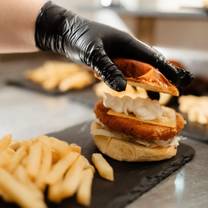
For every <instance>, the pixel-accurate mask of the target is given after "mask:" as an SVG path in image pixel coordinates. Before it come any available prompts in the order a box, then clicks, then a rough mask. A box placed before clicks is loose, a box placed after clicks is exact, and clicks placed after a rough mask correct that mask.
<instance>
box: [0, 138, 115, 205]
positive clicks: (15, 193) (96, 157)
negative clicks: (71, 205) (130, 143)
mask: <svg viewBox="0 0 208 208" xmlns="http://www.w3.org/2000/svg"><path fill="white" fill-rule="evenodd" d="M92 161H93V163H94V164H95V166H96V168H97V170H98V172H99V174H100V175H101V176H102V177H104V178H106V179H108V180H113V169H112V168H111V167H110V165H109V164H108V163H107V161H106V160H105V159H104V158H103V157H102V155H101V154H93V156H92ZM94 172H95V168H94V167H93V166H92V165H91V164H90V163H89V161H88V160H87V158H85V157H84V156H83V155H82V154H81V147H80V146H78V145H76V144H68V143H66V142H64V141H61V140H58V139H57V138H54V137H48V136H39V137H36V138H33V139H30V140H24V141H19V142H16V141H13V140H12V136H11V135H6V136H4V137H3V138H2V139H0V196H1V197H2V198H3V199H4V200H5V201H8V202H13V203H17V204H18V205H19V206H20V207H23V208H31V207H34V208H46V207H47V205H46V203H45V202H44V192H45V190H46V188H47V187H48V199H49V200H50V201H52V202H56V203H58V202H61V201H62V200H63V199H65V198H69V197H72V196H76V199H77V202H78V203H79V204H81V205H83V206H89V205H90V202H91V196H92V184H93V177H94Z"/></svg>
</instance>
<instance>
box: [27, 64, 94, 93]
mask: <svg viewBox="0 0 208 208" xmlns="http://www.w3.org/2000/svg"><path fill="white" fill-rule="evenodd" d="M25 77H26V79H28V80H30V81H32V82H34V83H36V84H38V85H40V86H42V88H43V89H45V90H47V91H51V90H59V91H60V92H66V91H69V90H72V89H76V90H79V89H83V88H85V87H87V86H89V85H90V84H92V83H93V82H94V77H93V75H92V74H91V73H90V72H89V71H88V70H87V69H86V67H83V66H81V65H78V64H73V63H65V62H58V61H48V62H45V63H44V64H43V65H42V66H40V67H39V68H36V69H33V70H29V71H27V72H26V74H25Z"/></svg>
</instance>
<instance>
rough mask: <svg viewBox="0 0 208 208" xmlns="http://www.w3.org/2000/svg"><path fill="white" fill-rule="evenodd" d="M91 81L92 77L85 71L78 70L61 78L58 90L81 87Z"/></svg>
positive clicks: (63, 90) (64, 90)
mask: <svg viewBox="0 0 208 208" xmlns="http://www.w3.org/2000/svg"><path fill="white" fill-rule="evenodd" d="M92 82H93V77H92V76H91V75H90V74H89V73H88V72H87V71H80V72H77V73H75V74H73V75H71V76H69V77H66V78H65V79H63V80H62V81H61V82H60V84H59V90H60V91H61V92H66V91H67V90H70V89H82V88H83V87H84V86H88V85H89V84H91V83H92Z"/></svg>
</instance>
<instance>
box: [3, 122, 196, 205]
mask: <svg viewBox="0 0 208 208" xmlns="http://www.w3.org/2000/svg"><path fill="white" fill-rule="evenodd" d="M50 135H51V136H55V137H57V138H59V139H62V140H65V141H67V142H69V143H77V144H78V145H80V146H81V147H82V152H83V154H84V155H85V156H86V157H88V159H90V157H91V154H92V153H94V152H98V150H97V148H96V147H95V145H94V143H93V141H92V138H91V135H90V122H86V123H83V124H80V125H76V126H74V127H71V128H67V129H65V130H63V131H59V132H56V133H51V134H50ZM193 156H194V150H193V149H192V148H191V147H190V146H188V145H185V144H181V145H180V146H179V148H178V153H177V155H176V156H175V157H174V158H172V159H170V160H165V161H161V162H146V163H145V162H143V163H127V162H118V161H115V160H112V159H110V158H108V157H106V159H107V160H108V162H109V163H110V164H111V165H112V167H113V168H114V171H115V181H114V182H109V181H106V180H104V179H102V178H100V177H99V176H98V175H97V174H96V175H95V179H94V182H93V194H92V204H91V206H90V207H91V208H123V207H125V206H126V205H128V204H129V203H131V202H132V201H134V200H135V199H137V198H138V197H140V196H141V195H142V194H144V193H145V192H147V191H148V190H150V189H151V188H153V187H154V186H155V185H157V184H158V183H160V182H161V181H162V180H163V179H165V178H166V177H168V176H169V175H171V174H172V173H173V172H174V171H176V170H178V169H179V168H181V167H182V166H183V165H185V164H186V163H187V162H189V161H190V160H191V159H192V158H193ZM0 207H5V208H7V207H9V208H12V207H15V206H12V205H10V204H5V203H3V202H0ZM48 207H51V208H71V207H73V208H79V207H82V206H80V205H78V204H77V203H76V201H75V199H74V198H72V199H68V200H64V201H63V202H62V203H60V204H58V205H57V204H52V203H49V202H48Z"/></svg>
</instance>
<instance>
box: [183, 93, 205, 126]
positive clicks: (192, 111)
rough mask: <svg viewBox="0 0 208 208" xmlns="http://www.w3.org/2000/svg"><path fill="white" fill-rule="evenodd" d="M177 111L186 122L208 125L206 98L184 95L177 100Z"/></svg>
mask: <svg viewBox="0 0 208 208" xmlns="http://www.w3.org/2000/svg"><path fill="white" fill-rule="evenodd" d="M179 110H180V111H181V112H182V113H186V114H187V117H188V120H189V121H191V122H196V123H199V124H202V125H207V124H208V96H194V95H186V96H181V97H180V98H179Z"/></svg>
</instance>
